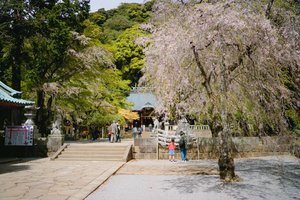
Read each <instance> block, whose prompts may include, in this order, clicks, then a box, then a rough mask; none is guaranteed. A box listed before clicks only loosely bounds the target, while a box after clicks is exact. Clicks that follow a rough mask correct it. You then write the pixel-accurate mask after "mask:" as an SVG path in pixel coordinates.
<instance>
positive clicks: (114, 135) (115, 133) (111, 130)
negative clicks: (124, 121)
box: [108, 120, 121, 143]
mask: <svg viewBox="0 0 300 200" xmlns="http://www.w3.org/2000/svg"><path fill="white" fill-rule="evenodd" d="M108 138H109V141H110V142H111V143H113V142H121V125H120V124H119V122H116V121H115V120H114V121H113V123H112V124H111V125H110V126H109V127H108Z"/></svg>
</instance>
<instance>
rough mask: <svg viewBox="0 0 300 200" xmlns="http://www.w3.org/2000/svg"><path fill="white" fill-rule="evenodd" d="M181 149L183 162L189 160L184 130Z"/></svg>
mask: <svg viewBox="0 0 300 200" xmlns="http://www.w3.org/2000/svg"><path fill="white" fill-rule="evenodd" d="M179 149H180V156H181V160H182V161H183V162H186V161H187V138H186V136H185V133H184V132H183V131H181V132H180V140H179Z"/></svg>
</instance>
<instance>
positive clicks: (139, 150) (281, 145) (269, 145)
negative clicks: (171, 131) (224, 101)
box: [135, 134, 299, 160]
mask: <svg viewBox="0 0 300 200" xmlns="http://www.w3.org/2000/svg"><path fill="white" fill-rule="evenodd" d="M171 138H175V142H178V141H179V139H178V138H179V137H178V136H175V135H163V134H162V135H160V134H159V135H158V137H157V138H147V141H146V140H145V141H143V140H144V139H141V141H140V144H139V145H138V146H137V147H135V148H136V151H135V158H137V159H146V158H147V159H168V148H167V143H168V142H169V141H171ZM150 140H151V141H150ZM294 141H295V139H294V138H291V137H289V136H283V137H261V138H259V137H233V138H232V149H233V152H232V153H233V156H234V157H235V158H239V157H253V156H268V155H280V154H289V152H290V151H291V147H292V145H293V142H294ZM191 144H192V145H190V147H189V149H188V158H189V159H190V160H199V159H217V158H218V157H219V140H218V138H216V137H213V138H197V139H196V140H193V141H192V143H191ZM298 151H299V150H298V148H293V154H296V153H298ZM176 159H180V153H179V149H178V148H176Z"/></svg>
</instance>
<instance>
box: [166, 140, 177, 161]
mask: <svg viewBox="0 0 300 200" xmlns="http://www.w3.org/2000/svg"><path fill="white" fill-rule="evenodd" d="M168 148H169V161H171V162H176V161H175V149H176V143H175V139H174V138H172V139H171V143H169V144H168Z"/></svg>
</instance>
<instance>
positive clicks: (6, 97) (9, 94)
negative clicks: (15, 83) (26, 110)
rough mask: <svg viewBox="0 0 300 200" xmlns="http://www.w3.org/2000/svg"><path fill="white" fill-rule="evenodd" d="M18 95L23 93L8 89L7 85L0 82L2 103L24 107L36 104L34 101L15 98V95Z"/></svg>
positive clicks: (0, 99) (0, 100)
mask: <svg viewBox="0 0 300 200" xmlns="http://www.w3.org/2000/svg"><path fill="white" fill-rule="evenodd" d="M16 94H21V92H19V91H16V90H14V89H12V88H10V87H8V86H7V85H5V84H4V83H2V82H1V81H0V102H5V103H12V104H17V105H24V106H25V105H32V104H34V102H33V101H28V100H24V99H18V98H16V97H14V95H16Z"/></svg>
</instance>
